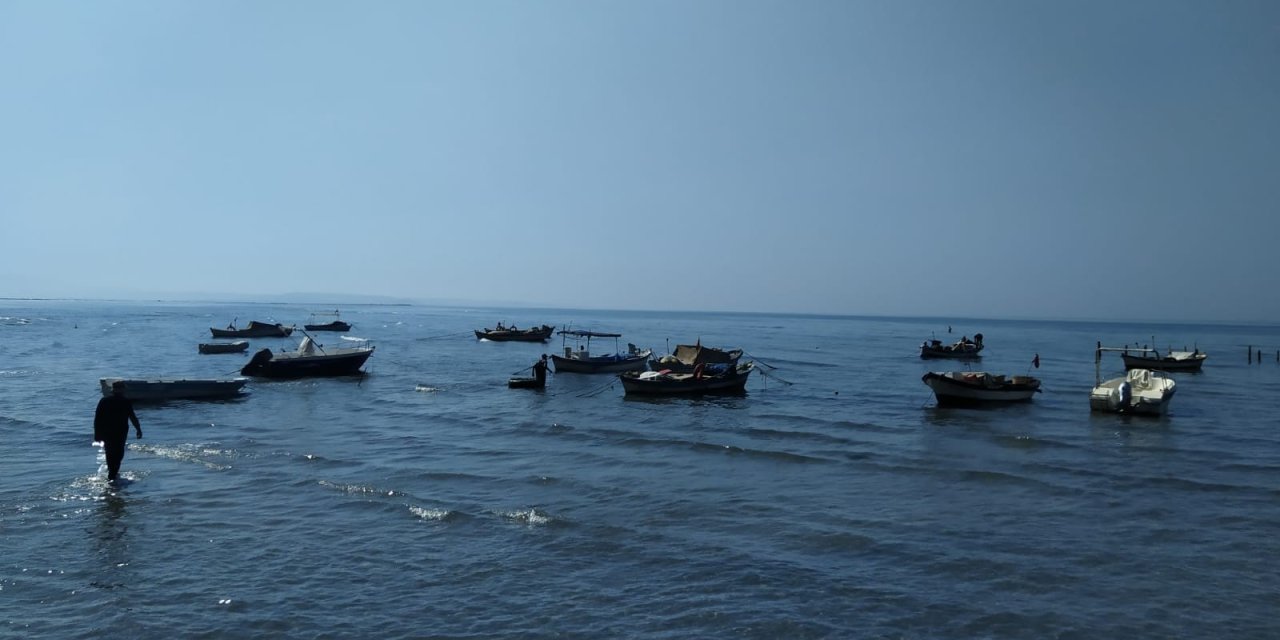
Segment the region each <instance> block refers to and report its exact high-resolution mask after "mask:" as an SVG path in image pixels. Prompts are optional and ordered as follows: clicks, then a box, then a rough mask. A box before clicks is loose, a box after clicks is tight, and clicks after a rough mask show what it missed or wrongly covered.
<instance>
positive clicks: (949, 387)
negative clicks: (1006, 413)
mask: <svg viewBox="0 0 1280 640" xmlns="http://www.w3.org/2000/svg"><path fill="white" fill-rule="evenodd" d="M920 379H921V380H922V381H923V382H924V383H925V384H926V385H928V386H929V388H930V389H932V390H933V395H934V397H935V398H937V401H938V406H940V407H945V406H969V405H979V404H999V403H1007V402H1027V401H1029V400H1031V399H1032V398H1034V397H1035V395H1036V393H1038V392H1039V391H1040V381H1039V380H1036V379H1035V378H1030V377H1025V376H1014V377H1013V378H1012V379H1011V380H1009V381H1005V380H1004V377H1003V376H998V377H996V378H993V377H992V376H991V375H990V374H987V373H984V372H976V373H975V372H967V371H951V372H941V373H940V372H933V371H931V372H929V373H926V374H924V376H923V377H921V378H920Z"/></svg>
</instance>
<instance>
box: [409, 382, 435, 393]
mask: <svg viewBox="0 0 1280 640" xmlns="http://www.w3.org/2000/svg"><path fill="white" fill-rule="evenodd" d="M413 390H414V391H417V392H419V393H435V392H437V391H439V390H440V388H439V387H433V386H431V385H426V384H419V385H418V386H416V387H414V388H413Z"/></svg>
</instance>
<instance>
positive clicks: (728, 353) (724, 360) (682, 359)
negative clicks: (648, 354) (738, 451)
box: [649, 340, 742, 373]
mask: <svg viewBox="0 0 1280 640" xmlns="http://www.w3.org/2000/svg"><path fill="white" fill-rule="evenodd" d="M741 357H742V349H716V348H715V347H704V346H702V341H701V340H699V341H698V342H696V343H694V344H678V345H676V349H675V351H672V352H671V353H669V354H667V355H665V356H662V357H661V358H656V359H653V360H650V361H649V368H650V369H652V370H654V371H662V370H663V369H666V370H668V371H671V372H672V373H692V372H693V368H694V367H696V366H698V365H699V364H727V365H730V366H733V365H736V364H738V359H739V358H741Z"/></svg>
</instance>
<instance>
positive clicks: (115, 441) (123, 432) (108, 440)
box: [93, 380, 142, 482]
mask: <svg viewBox="0 0 1280 640" xmlns="http://www.w3.org/2000/svg"><path fill="white" fill-rule="evenodd" d="M130 422H132V423H133V428H134V429H135V430H137V432H138V438H142V425H140V424H138V416H137V414H135V413H134V412H133V403H132V402H130V401H129V399H128V398H126V397H124V381H122V380H116V381H115V382H114V383H112V384H111V395H109V396H107V397H105V398H103V399H101V400H99V401H98V410H97V411H95V412H94V414H93V440H94V442H101V443H102V449H103V451H104V452H105V453H106V454H107V481H109V482H114V481H115V480H116V477H117V476H119V475H120V461H122V460H124V445H125V443H126V442H128V440H129V423H130Z"/></svg>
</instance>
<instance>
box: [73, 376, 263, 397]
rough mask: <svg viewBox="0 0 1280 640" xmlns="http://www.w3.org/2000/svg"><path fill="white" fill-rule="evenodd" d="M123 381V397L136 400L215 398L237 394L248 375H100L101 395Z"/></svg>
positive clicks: (107, 393) (109, 393)
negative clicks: (118, 376)
mask: <svg viewBox="0 0 1280 640" xmlns="http://www.w3.org/2000/svg"><path fill="white" fill-rule="evenodd" d="M117 381H123V382H124V397H126V398H128V399H130V400H133V401H134V402H154V401H159V400H216V399H220V398H234V397H236V396H238V395H240V391H241V389H243V388H244V384H245V382H247V380H246V379H245V378H230V379H172V378H101V379H99V380H98V385H99V386H100V387H102V395H104V396H109V395H111V393H112V391H111V387H112V385H113V384H115V383H116V382H117Z"/></svg>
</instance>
